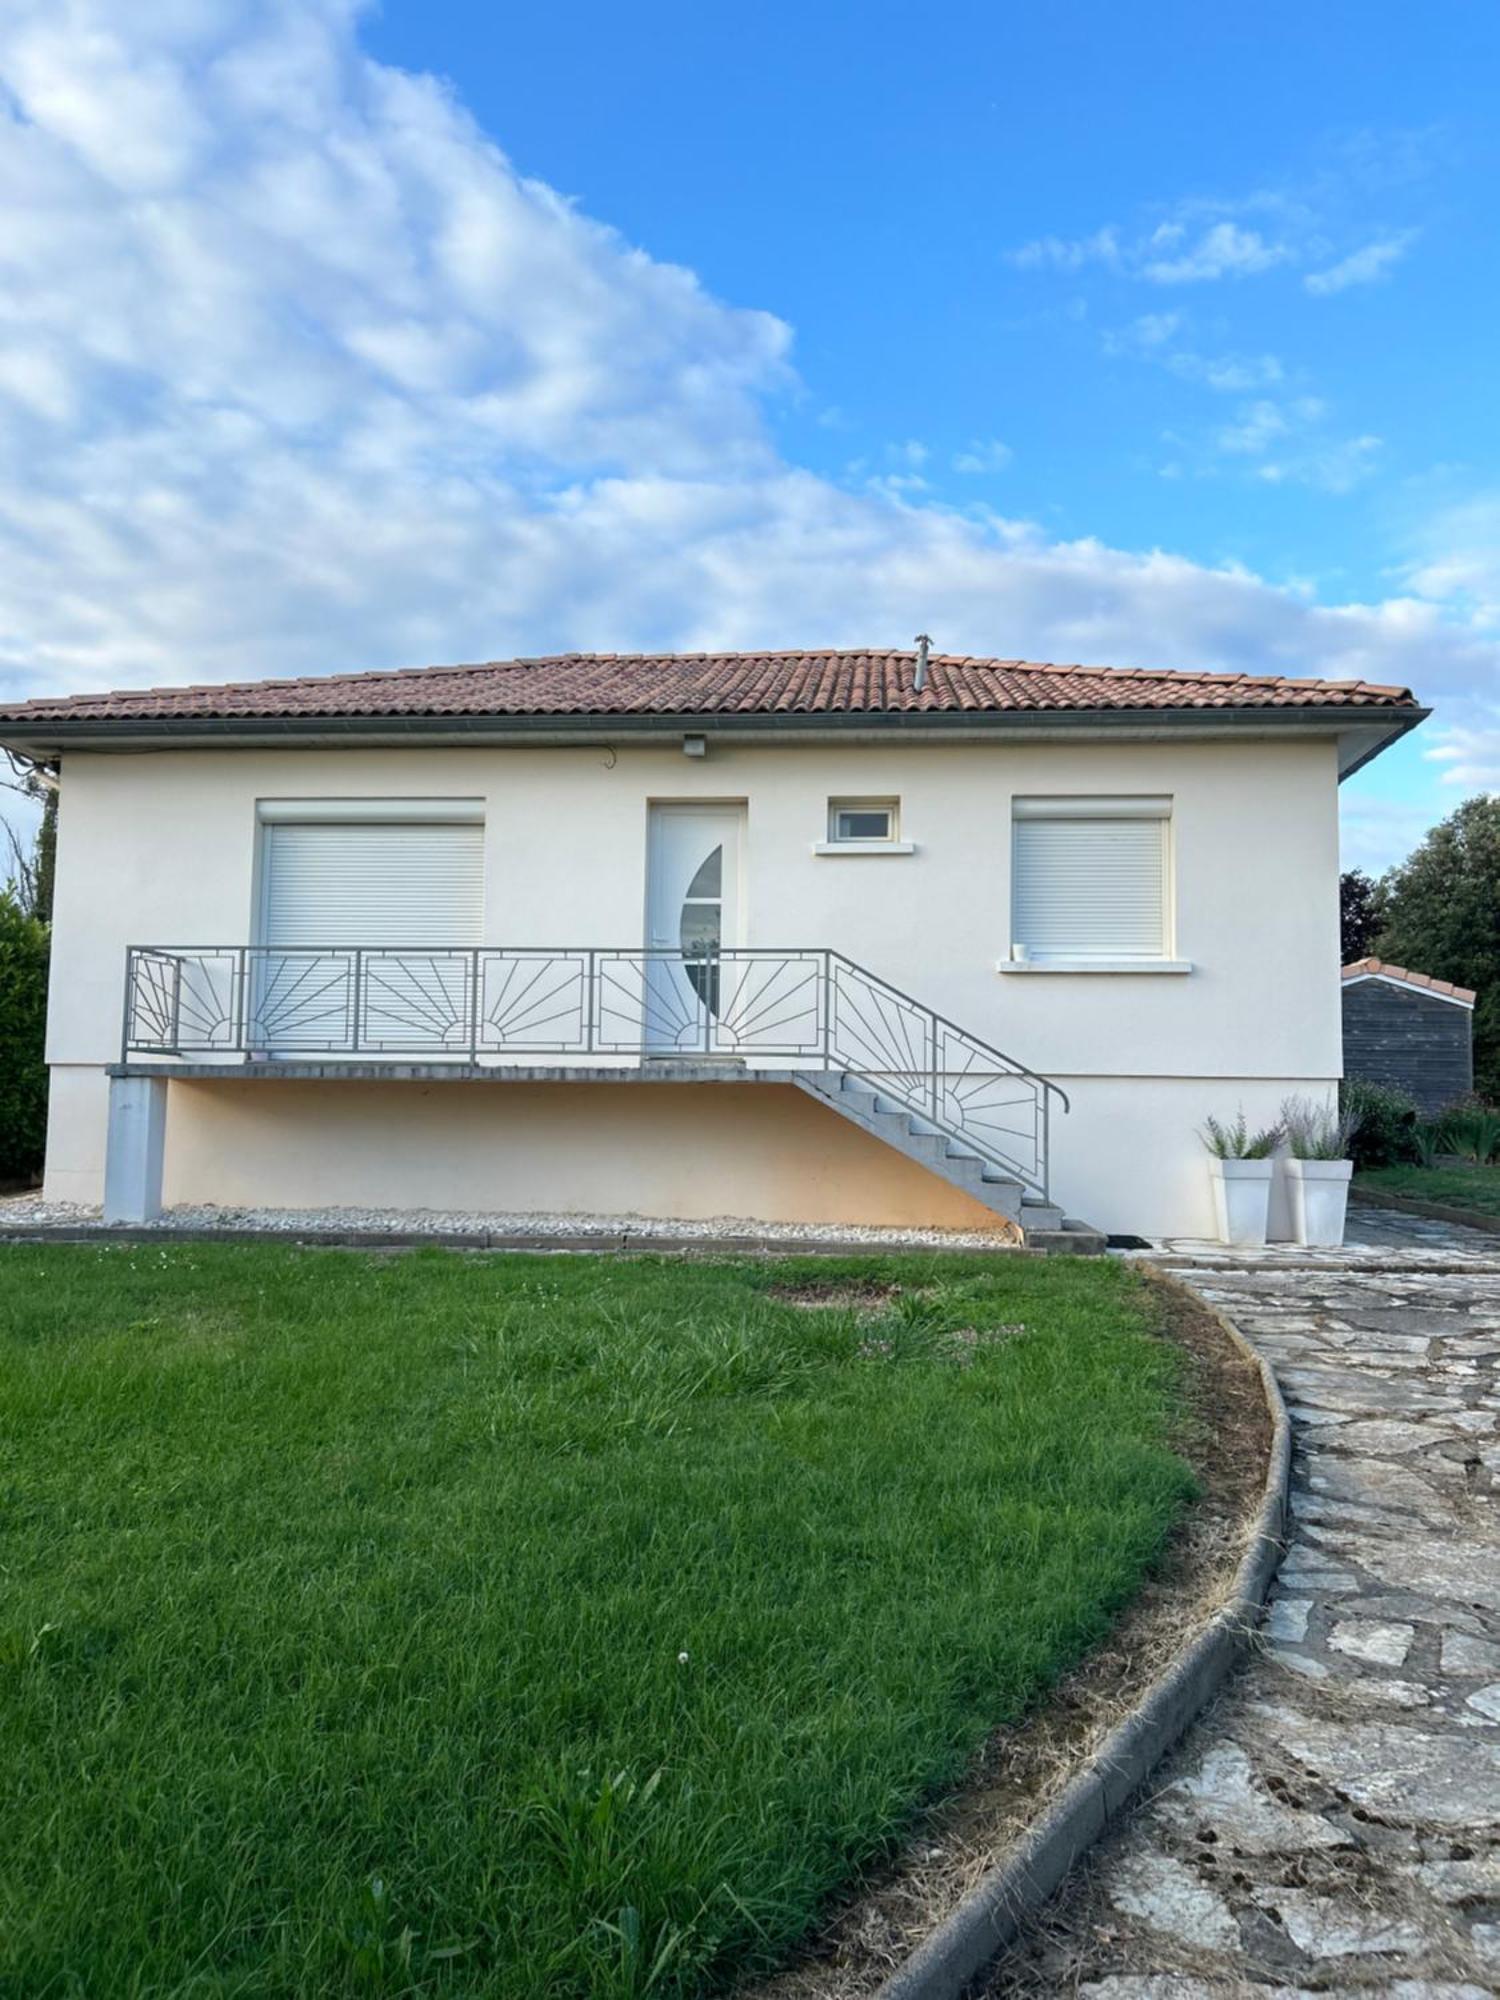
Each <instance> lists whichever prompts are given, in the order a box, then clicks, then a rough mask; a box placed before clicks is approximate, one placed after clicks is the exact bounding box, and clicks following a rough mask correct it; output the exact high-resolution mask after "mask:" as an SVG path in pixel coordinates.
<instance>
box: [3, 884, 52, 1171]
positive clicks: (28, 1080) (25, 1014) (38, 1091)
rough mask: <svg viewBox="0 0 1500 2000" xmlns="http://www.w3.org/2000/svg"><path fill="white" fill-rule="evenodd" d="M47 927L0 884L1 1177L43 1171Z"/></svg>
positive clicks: (45, 1130)
mask: <svg viewBox="0 0 1500 2000" xmlns="http://www.w3.org/2000/svg"><path fill="white" fill-rule="evenodd" d="M49 944H50V933H49V932H48V929H47V926H46V925H45V924H43V923H38V921H37V920H36V918H35V917H28V916H27V915H26V913H25V911H24V910H22V909H21V907H20V906H19V904H18V903H17V902H16V899H15V897H14V896H13V895H12V894H11V892H10V891H9V890H8V889H0V1181H27V1180H31V1179H33V1178H34V1177H35V1176H36V1174H37V1173H38V1172H39V1171H40V1170H41V1164H42V1153H43V1151H44V1149H45V1146H46V1141H47V1064H46V1059H45V1055H44V1053H43V1046H44V1043H45V1040H46V1030H47V954H48V948H49Z"/></svg>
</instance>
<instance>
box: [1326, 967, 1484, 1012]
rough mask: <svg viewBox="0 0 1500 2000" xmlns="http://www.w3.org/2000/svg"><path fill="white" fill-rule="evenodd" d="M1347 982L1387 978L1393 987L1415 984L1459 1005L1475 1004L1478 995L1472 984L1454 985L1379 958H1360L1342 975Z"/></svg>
mask: <svg viewBox="0 0 1500 2000" xmlns="http://www.w3.org/2000/svg"><path fill="white" fill-rule="evenodd" d="M1342 977H1343V980H1344V983H1345V984H1346V985H1353V984H1354V983H1355V982H1356V981H1357V980H1361V979H1388V980H1389V981H1390V982H1391V984H1392V985H1393V986H1414V987H1416V988H1417V989H1418V991H1419V992H1423V993H1426V994H1428V995H1429V996H1430V997H1431V998H1432V999H1434V1000H1456V1001H1457V1002H1458V1004H1459V1006H1460V1007H1472V1006H1473V1005H1474V1001H1475V998H1476V997H1477V996H1476V995H1475V993H1474V991H1473V989H1472V988H1471V987H1468V986H1455V985H1454V984H1453V982H1452V980H1451V979H1429V977H1428V976H1427V974H1426V973H1425V972H1408V971H1407V969H1406V967H1405V966H1404V965H1387V964H1386V962H1385V960H1384V959H1380V958H1357V959H1356V960H1355V961H1354V963H1353V965H1346V966H1345V967H1344V969H1343V974H1342Z"/></svg>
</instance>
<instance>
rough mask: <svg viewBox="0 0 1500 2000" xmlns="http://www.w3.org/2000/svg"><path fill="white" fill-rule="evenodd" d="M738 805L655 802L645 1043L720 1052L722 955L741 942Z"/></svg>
mask: <svg viewBox="0 0 1500 2000" xmlns="http://www.w3.org/2000/svg"><path fill="white" fill-rule="evenodd" d="M743 825H744V813H743V810H742V808H740V807H739V806H716V805H703V806H653V807H652V808H651V823H650V831H649V835H648V855H647V870H646V946H647V955H646V964H645V976H644V980H643V982H642V991H643V1003H644V1006H643V1012H644V1024H645V1043H646V1046H647V1047H648V1048H649V1049H652V1050H653V1051H655V1052H656V1053H657V1054H660V1055H667V1054H678V1055H705V1054H707V1055H712V1054H716V1053H720V1052H722V1049H723V1037H722V1035H721V1033H720V1029H719V1005H720V999H721V995H722V993H723V990H724V982H723V975H722V971H721V968H720V965H719V963H718V957H717V954H718V953H719V951H720V950H721V949H722V948H725V947H728V946H732V945H735V944H737V943H738V942H739V877H740V833H741V828H742V827H743Z"/></svg>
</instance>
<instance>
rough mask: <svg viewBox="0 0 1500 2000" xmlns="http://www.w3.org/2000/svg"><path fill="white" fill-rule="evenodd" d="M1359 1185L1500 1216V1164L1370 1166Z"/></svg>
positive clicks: (1446, 1205)
mask: <svg viewBox="0 0 1500 2000" xmlns="http://www.w3.org/2000/svg"><path fill="white" fill-rule="evenodd" d="M1356 1184H1357V1185H1358V1186H1359V1187H1361V1188H1368V1189H1369V1190H1370V1191H1371V1193H1375V1194H1379V1193H1385V1194H1406V1195H1410V1196H1412V1198H1413V1199H1414V1200H1416V1201H1436V1202H1441V1203H1442V1204H1443V1205H1444V1206H1445V1207H1448V1208H1470V1209H1473V1211H1474V1212H1475V1214H1476V1215H1483V1216H1486V1217H1500V1167H1473V1166H1470V1167H1415V1166H1412V1167H1408V1166H1400V1167H1370V1168H1367V1169H1365V1170H1364V1171H1363V1172H1361V1173H1360V1175H1359V1176H1358V1180H1357V1183H1356Z"/></svg>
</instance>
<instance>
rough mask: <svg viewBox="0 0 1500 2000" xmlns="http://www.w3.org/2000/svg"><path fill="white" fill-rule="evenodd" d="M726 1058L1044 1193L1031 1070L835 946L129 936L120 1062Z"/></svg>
mask: <svg viewBox="0 0 1500 2000" xmlns="http://www.w3.org/2000/svg"><path fill="white" fill-rule="evenodd" d="M365 1056H368V1057H374V1058H381V1057H391V1058H393V1057H397V1056H404V1057H407V1058H412V1057H422V1056H426V1057H431V1058H434V1059H438V1060H448V1061H460V1062H468V1063H471V1064H477V1065H483V1064H493V1063H497V1062H504V1061H506V1060H507V1059H518V1060H521V1061H523V1062H526V1061H534V1060H535V1059H537V1058H540V1057H543V1056H546V1057H552V1058H571V1059H573V1060H575V1061H586V1060H588V1059H590V1058H606V1059H608V1058H614V1057H621V1056H638V1057H642V1056H643V1057H699V1058H706V1059H714V1058H725V1057H729V1058H737V1059H740V1060H743V1061H744V1062H747V1063H751V1064H769V1065H771V1066H773V1067H781V1068H785V1069H788V1070H791V1069H819V1070H832V1071H838V1072H841V1073H843V1074H845V1075H849V1076H853V1077H855V1078H858V1079H861V1080H863V1081H867V1082H868V1083H870V1084H871V1085H872V1086H873V1087H874V1088H875V1089H876V1090H877V1091H878V1092H879V1093H880V1095H881V1097H882V1098H883V1099H884V1100H886V1101H888V1102H892V1103H895V1104H897V1105H899V1106H900V1107H901V1108H903V1109H904V1110H906V1111H908V1112H910V1113H912V1114H914V1115H916V1116H918V1117H921V1118H923V1119H925V1120H928V1121H930V1122H931V1124H932V1125H933V1126H934V1127H935V1128H937V1129H939V1130H941V1131H943V1132H946V1133H948V1134H949V1135H950V1136H952V1137H955V1138H957V1139H960V1140H961V1141H962V1142H963V1143H964V1144H965V1145H966V1146H967V1147H969V1148H971V1149H972V1150H973V1151H974V1152H976V1153H978V1154H979V1155H980V1156H981V1157H982V1158H983V1159H985V1160H988V1161H991V1162H992V1163H994V1164H996V1165H999V1166H1001V1167H1003V1168H1004V1169H1005V1170H1006V1171H1007V1172H1009V1173H1013V1174H1015V1175H1016V1177H1017V1178H1018V1179H1020V1180H1022V1181H1023V1182H1024V1183H1025V1184H1026V1185H1028V1186H1030V1187H1034V1188H1038V1189H1041V1190H1042V1191H1045V1188H1046V1179H1047V1126H1048V1110H1049V1102H1050V1099H1051V1098H1052V1097H1054V1096H1056V1097H1058V1098H1059V1099H1061V1101H1062V1102H1063V1104H1064V1106H1066V1102H1067V1100H1066V1098H1063V1096H1062V1093H1061V1092H1060V1091H1059V1090H1058V1089H1057V1086H1056V1085H1055V1084H1053V1083H1051V1082H1049V1081H1048V1080H1047V1079H1046V1078H1045V1077H1041V1076H1038V1075H1036V1074H1035V1072H1033V1071H1032V1070H1029V1069H1027V1068H1026V1067H1025V1065H1024V1064H1022V1063H1017V1062H1015V1061H1013V1060H1012V1058H1010V1057H1009V1056H1006V1055H1002V1054H1001V1052H1000V1051H999V1050H998V1049H995V1048H992V1047H990V1046H989V1044H987V1043H985V1042H983V1041H981V1040H979V1038H978V1037H977V1036H974V1035H971V1034H970V1033H969V1032H968V1031H967V1030H966V1029H964V1028H961V1027H959V1026H958V1025H957V1024H956V1023H955V1022H952V1021H949V1020H947V1019H946V1018H945V1017H944V1016H943V1015H941V1014H938V1013H935V1012H934V1010H933V1009H932V1008H930V1007H928V1006H926V1005H924V1003H923V1002H922V1001H920V1000H916V999H913V997H912V996H911V995H910V994H908V993H903V992H901V991H900V990H899V988H897V987H895V986H892V985H891V984H890V983H889V982H888V981H886V980H883V979H881V978H879V977H878V976H877V975H876V974H874V973H872V972H869V971H867V970H866V969H865V968H864V967H863V966H860V965H856V964H855V963H854V962H853V961H852V960H850V959H847V958H845V957H844V956H843V954H842V953H841V952H836V951H832V950H828V949H826V948H823V947H820V946H812V947H807V948H804V949H794V950H787V951H781V950H773V949H770V948H767V947H762V946H740V947H734V948H726V949H724V950H715V951H708V952H703V953H692V952H682V951H670V950H636V951H632V950H625V949H617V948H614V947H606V946H595V945H581V946H577V947H571V948H565V947H552V946H519V947H512V946H477V947H476V946H452V947H438V948H434V947H430V946H421V947H411V948H409V949H398V948H394V947H390V946H384V945H382V946H375V945H328V946H314V945H293V946H280V945H223V946H209V947H200V948H192V949H189V948H181V949H178V948H165V947H160V946H135V947H132V949H131V950H130V951H129V953H128V954H127V960H126V975H125V1033H124V1046H123V1059H124V1061H125V1062H126V1063H127V1064H128V1063H130V1062H131V1061H140V1060H143V1059H156V1060H161V1059H163V1058H173V1059H176V1058H183V1059H187V1058H192V1057H199V1058H206V1059H212V1060H219V1059H226V1058H227V1059H232V1058H234V1057H239V1058H241V1059H243V1060H245V1061H253V1060H257V1059H259V1060H277V1061H298V1060H308V1061H311V1060H314V1059H318V1058H352V1057H365Z"/></svg>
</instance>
